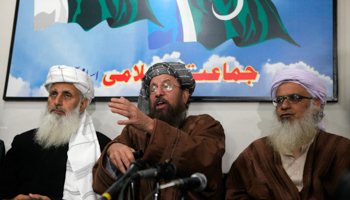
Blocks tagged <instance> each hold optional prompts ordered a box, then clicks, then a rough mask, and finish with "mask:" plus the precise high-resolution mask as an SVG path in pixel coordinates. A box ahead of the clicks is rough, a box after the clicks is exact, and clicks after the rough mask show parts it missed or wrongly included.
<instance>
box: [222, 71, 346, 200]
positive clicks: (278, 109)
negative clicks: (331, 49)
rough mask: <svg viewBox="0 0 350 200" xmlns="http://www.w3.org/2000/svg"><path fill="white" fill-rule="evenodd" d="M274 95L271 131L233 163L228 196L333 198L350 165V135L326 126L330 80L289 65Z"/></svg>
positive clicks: (275, 84) (278, 78)
mask: <svg viewBox="0 0 350 200" xmlns="http://www.w3.org/2000/svg"><path fill="white" fill-rule="evenodd" d="M271 97H272V99H273V102H272V103H273V105H274V106H275V116H276V120H275V121H274V122H273V125H272V128H271V134H270V135H269V136H268V137H264V138H261V139H258V140H256V141H254V142H253V143H252V144H251V145H250V146H248V147H247V148H246V149H245V150H244V151H243V152H242V153H241V154H240V155H239V157H238V158H237V160H236V161H235V162H234V163H233V164H232V166H231V169H230V171H229V175H228V178H227V181H226V189H227V191H226V199H227V200H231V199H331V198H332V196H333V193H334V189H335V187H336V185H337V181H338V179H339V177H340V176H341V175H342V173H343V172H344V170H345V169H347V167H349V166H350V140H349V139H346V138H344V137H341V136H337V135H334V134H331V133H327V132H326V131H325V128H324V126H323V123H322V120H323V117H324V116H325V115H324V112H323V110H324V106H325V104H326V87H325V84H324V83H323V81H322V80H321V79H320V78H318V77H317V75H315V74H314V73H312V72H308V71H304V70H299V69H288V70H284V71H281V72H279V73H277V74H276V75H275V77H274V79H273V81H272V87H271Z"/></svg>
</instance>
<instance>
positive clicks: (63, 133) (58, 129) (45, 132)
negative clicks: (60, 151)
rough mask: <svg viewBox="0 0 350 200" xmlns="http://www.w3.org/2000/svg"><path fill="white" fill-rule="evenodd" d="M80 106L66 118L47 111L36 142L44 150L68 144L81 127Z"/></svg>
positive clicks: (36, 135)
mask: <svg viewBox="0 0 350 200" xmlns="http://www.w3.org/2000/svg"><path fill="white" fill-rule="evenodd" d="M79 105H80V104H78V106H77V108H76V109H74V110H72V111H70V112H68V113H67V114H66V116H61V115H59V114H56V113H49V112H48V111H47V109H46V112H44V115H43V117H42V119H41V122H40V126H39V129H38V130H37V132H36V134H35V138H34V140H35V142H36V143H38V144H39V145H40V146H42V147H43V148H44V149H48V148H50V147H55V148H57V147H59V146H62V145H65V144H67V143H68V142H69V140H70V138H71V136H72V135H74V134H76V132H77V130H78V128H79V127H80V114H79Z"/></svg>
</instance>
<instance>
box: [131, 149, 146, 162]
mask: <svg viewBox="0 0 350 200" xmlns="http://www.w3.org/2000/svg"><path fill="white" fill-rule="evenodd" d="M132 155H134V158H135V160H137V159H140V158H142V157H143V151H142V150H138V151H135V152H132Z"/></svg>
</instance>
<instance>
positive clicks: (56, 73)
mask: <svg viewBox="0 0 350 200" xmlns="http://www.w3.org/2000/svg"><path fill="white" fill-rule="evenodd" d="M54 83H71V84H73V85H74V86H75V87H76V88H77V89H78V90H79V91H80V92H81V94H82V95H83V96H84V97H86V98H87V99H88V100H89V103H90V102H91V100H92V99H93V98H94V97H95V89H94V81H93V80H92V78H91V77H90V76H89V75H88V74H87V73H85V72H83V71H81V70H80V69H76V68H74V67H68V66H65V65H55V66H53V67H51V68H50V71H49V73H48V74H47V77H46V82H45V84H44V86H45V88H46V90H47V91H48V92H49V91H50V89H51V86H52V85H53V84H54Z"/></svg>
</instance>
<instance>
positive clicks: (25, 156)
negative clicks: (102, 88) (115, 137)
mask: <svg viewBox="0 0 350 200" xmlns="http://www.w3.org/2000/svg"><path fill="white" fill-rule="evenodd" d="M45 88H46V89H47V91H48V92H49V97H48V101H47V108H46V110H45V112H44V115H43V117H42V120H41V123H40V126H39V128H38V129H33V130H30V131H27V132H25V133H22V134H20V135H17V136H16V137H15V138H14V140H13V142H12V148H11V149H10V150H9V151H8V152H7V154H6V156H5V159H4V163H3V165H2V167H1V169H0V199H9V198H14V199H29V198H35V197H37V198H39V197H40V198H43V199H62V198H63V199H85V200H86V199H96V198H97V197H98V196H97V195H96V194H95V193H94V192H93V190H92V186H91V184H92V167H93V165H94V164H95V162H96V160H97V159H98V158H99V156H100V154H101V151H102V150H103V148H104V147H105V146H106V144H107V143H108V142H110V139H109V138H108V137H106V136H105V135H103V134H101V133H99V132H95V128H94V125H93V123H92V119H91V117H90V116H89V114H88V113H87V111H86V109H85V108H86V106H87V105H88V104H89V103H90V102H91V100H92V99H93V98H94V84H93V80H92V79H91V77H90V76H89V75H87V74H86V73H85V72H83V71H81V70H78V69H75V68H73V67H67V66H53V67H51V69H50V71H49V74H48V75H47V78H46V83H45ZM33 194H35V195H33ZM17 195H18V196H17Z"/></svg>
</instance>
